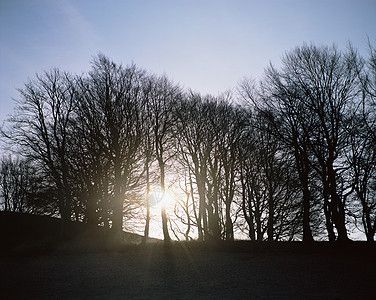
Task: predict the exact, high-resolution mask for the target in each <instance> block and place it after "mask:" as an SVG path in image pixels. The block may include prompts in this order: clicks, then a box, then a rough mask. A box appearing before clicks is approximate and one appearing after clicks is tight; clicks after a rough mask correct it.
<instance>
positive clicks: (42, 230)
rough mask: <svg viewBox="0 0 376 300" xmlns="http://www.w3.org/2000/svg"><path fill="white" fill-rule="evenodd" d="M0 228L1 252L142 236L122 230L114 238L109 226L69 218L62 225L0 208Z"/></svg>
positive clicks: (102, 245)
mask: <svg viewBox="0 0 376 300" xmlns="http://www.w3.org/2000/svg"><path fill="white" fill-rule="evenodd" d="M0 228H1V245H2V246H1V250H0V251H1V252H24V251H27V250H36V251H49V250H57V249H58V250H69V249H71V250H78V249H81V250H82V249H87V248H99V249H108V248H112V247H114V244H117V245H119V244H120V245H128V244H139V243H141V241H142V236H141V235H138V234H134V233H129V232H123V236H122V237H121V238H120V239H119V238H118V240H116V241H115V240H114V237H113V234H112V232H111V230H109V229H106V228H103V227H99V226H98V227H92V226H89V225H87V224H84V223H81V222H69V223H67V224H64V226H63V222H62V220H61V219H60V218H54V217H49V216H37V215H31V214H22V213H13V212H0ZM119 240H120V243H118V242H119ZM158 241H159V240H158V239H153V238H150V239H149V240H148V242H158Z"/></svg>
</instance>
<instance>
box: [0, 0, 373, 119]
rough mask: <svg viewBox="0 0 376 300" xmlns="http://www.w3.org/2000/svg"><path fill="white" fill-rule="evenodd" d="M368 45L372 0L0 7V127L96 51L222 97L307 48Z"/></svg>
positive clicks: (90, 0)
mask: <svg viewBox="0 0 376 300" xmlns="http://www.w3.org/2000/svg"><path fill="white" fill-rule="evenodd" d="M368 38H369V39H370V40H371V41H372V43H373V44H374V45H376V0H369V1H366V0H364V1H363V0H354V1H346V0H342V1H340V0H332V1H330V0H326V1H325V0H315V1H313V0H312V1H308V0H307V1H305V0H300V1H299V0H279V1H277V0H270V1H268V0H265V1H261V0H258V1H256V0H248V1H241V0H229V1H220V0H217V1H205V0H201V1H200V0H196V1H195V0H191V1H188V0H174V1H163V0H158V1H157V0H154V1H152V0H149V1H146V0H138V1H136V0H133V1H130V0H129V1H127V0H124V1H94V0H86V1H85V0H77V1H73V0H61V1H54V0H29V1H26V0H24V1H18V0H0V125H1V123H2V122H3V120H4V119H5V118H6V116H7V115H8V114H10V113H11V112H12V110H13V107H14V101H13V100H12V99H14V98H17V97H18V92H17V90H16V89H17V88H20V87H22V86H23V84H24V83H25V82H27V80H28V78H33V77H34V76H35V73H41V72H43V71H44V70H49V69H50V68H53V67H58V68H61V69H63V70H66V71H69V72H72V73H79V74H80V73H83V72H87V71H88V70H89V68H90V61H91V60H92V58H93V56H95V55H96V54H98V53H103V54H105V55H107V56H108V57H110V58H111V59H113V60H114V61H115V62H119V63H123V64H125V65H127V64H130V63H135V64H137V65H138V66H139V67H142V68H145V69H147V70H149V71H150V72H153V73H157V74H166V75H167V76H168V77H170V78H171V79H173V80H174V81H175V82H178V83H180V84H181V85H182V86H183V87H185V88H191V89H193V90H195V91H199V92H202V93H211V94H214V95H217V94H219V93H221V92H223V91H225V90H228V89H231V88H234V87H236V85H237V84H238V82H239V81H240V80H241V79H242V78H244V77H251V78H259V77H260V76H262V73H263V69H264V68H265V67H266V66H267V65H268V64H269V62H272V63H273V64H275V65H278V63H279V62H280V59H281V56H282V55H283V54H284V53H285V52H286V51H288V50H291V49H293V48H294V47H296V46H298V45H301V44H302V43H304V42H306V43H315V44H317V45H332V44H333V43H334V44H336V45H337V46H338V47H339V48H345V47H346V45H347V43H348V42H349V41H351V42H352V44H353V45H354V46H355V47H356V48H358V49H359V51H360V52H361V53H366V49H367V39H368Z"/></svg>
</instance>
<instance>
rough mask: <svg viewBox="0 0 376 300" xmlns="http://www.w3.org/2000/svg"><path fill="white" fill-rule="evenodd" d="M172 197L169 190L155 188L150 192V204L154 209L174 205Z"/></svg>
mask: <svg viewBox="0 0 376 300" xmlns="http://www.w3.org/2000/svg"><path fill="white" fill-rule="evenodd" d="M174 202H175V201H174V197H173V196H172V195H171V193H170V192H169V191H166V190H162V189H161V188H155V189H153V190H152V191H151V192H150V206H151V207H152V208H154V209H157V210H160V209H163V208H164V209H168V208H171V207H172V206H173V205H174Z"/></svg>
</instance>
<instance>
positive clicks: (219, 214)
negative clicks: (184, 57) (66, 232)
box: [0, 45, 376, 242]
mask: <svg viewBox="0 0 376 300" xmlns="http://www.w3.org/2000/svg"><path fill="white" fill-rule="evenodd" d="M370 48H371V50H370V55H369V58H368V59H367V60H365V59H363V58H361V57H360V56H359V55H358V54H357V53H356V51H355V50H353V49H352V48H349V49H348V50H347V51H339V50H337V49H336V48H335V47H316V46H313V45H303V46H301V47H298V48H296V49H294V50H293V51H291V52H289V53H287V54H286V55H285V56H284V58H283V61H282V67H281V68H279V69H277V68H275V67H273V66H270V67H269V68H267V69H266V72H265V77H264V79H263V80H262V81H261V82H260V83H255V82H254V81H252V80H245V81H243V82H242V83H241V84H240V85H239V87H238V88H237V91H236V93H230V92H228V93H224V94H222V95H220V96H217V97H213V96H210V95H207V96H203V95H201V94H199V93H195V92H192V91H184V90H182V89H181V88H180V87H179V86H178V85H176V84H174V83H173V82H171V81H170V80H168V78H166V77H165V76H155V75H150V74H148V73H147V72H145V71H144V70H141V69H139V68H137V67H136V66H134V65H131V66H127V67H124V66H121V65H117V64H115V63H113V62H111V61H110V60H109V59H108V58H106V57H105V56H103V55H98V56H97V57H96V58H95V59H94V61H93V62H92V68H91V71H90V72H89V73H88V74H86V75H82V76H72V75H70V74H68V73H65V72H61V71H59V70H52V71H50V72H46V73H45V74H43V75H42V76H36V78H35V79H34V80H32V81H30V82H29V83H27V84H26V85H25V86H24V88H23V89H20V98H19V100H18V106H17V108H16V111H15V113H14V114H13V116H12V117H11V118H10V119H9V120H8V123H7V127H5V128H4V129H3V136H4V138H5V139H6V140H7V142H8V144H9V145H11V146H12V149H13V151H15V152H17V153H18V154H19V155H20V157H22V160H12V159H11V158H5V159H3V163H2V166H1V172H0V173H1V175H0V176H1V177H0V178H1V185H0V190H1V193H2V194H1V198H2V201H3V209H5V210H16V211H33V212H36V213H48V214H58V215H60V216H61V218H62V219H63V220H65V221H69V220H72V219H75V220H78V221H82V222H86V223H89V224H92V225H102V226H106V227H111V228H113V229H114V232H118V233H119V232H120V231H121V230H123V229H124V228H127V229H132V228H130V227H129V226H132V225H130V224H134V221H135V220H138V221H140V220H145V222H144V224H145V229H144V234H145V236H146V237H147V236H148V235H149V226H150V225H149V224H150V218H151V213H150V209H151V207H150V206H151V203H150V193H151V190H152V187H153V186H156V185H159V186H160V189H161V191H162V193H164V192H165V191H166V190H167V189H168V188H170V187H171V186H174V188H175V190H178V191H179V193H177V195H178V196H177V197H176V203H175V207H174V209H172V210H170V211H168V210H166V208H162V211H161V219H162V229H163V235H164V239H165V240H166V241H168V240H170V233H171V232H173V233H174V235H175V236H176V237H177V238H185V239H190V238H192V237H197V238H198V239H199V240H205V241H208V240H220V239H226V240H233V239H234V235H235V234H236V232H237V231H238V232H242V233H243V234H246V235H247V236H248V237H249V239H251V240H259V241H260V240H265V239H267V240H296V239H302V240H303V241H306V242H310V241H312V240H313V239H314V238H316V239H322V238H323V237H325V236H327V238H328V239H329V240H331V241H332V240H336V239H338V240H347V239H348V231H349V230H350V229H351V228H352V227H354V226H356V227H358V228H359V229H360V230H362V231H364V233H365V235H366V238H367V240H373V239H374V235H375V230H376V146H375V145H376V124H375V122H376V51H375V49H373V48H372V47H370ZM10 187H11V188H10ZM18 190H20V191H18Z"/></svg>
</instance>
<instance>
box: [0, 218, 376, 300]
mask: <svg viewBox="0 0 376 300" xmlns="http://www.w3.org/2000/svg"><path fill="white" fill-rule="evenodd" d="M121 239H122V243H121V244H119V242H118V240H116V242H115V243H114V239H113V236H111V232H110V231H109V230H105V229H103V228H93V227H88V226H87V225H85V224H82V223H77V222H71V223H69V224H65V225H64V228H63V224H62V223H61V220H60V219H56V218H49V217H40V216H31V215H21V214H10V213H1V212H0V300H1V299H15V298H17V299H19V298H21V299H22V298H23V299H72V298H75V299H82V298H84V299H87V298H90V299H91V298H101V299H113V298H115V299H134V298H136V299H151V298H156V299H158V298H168V299H200V298H201V299H202V298H211V299H236V298H238V299H376V243H373V244H370V243H365V242H352V243H346V244H338V243H325V242H320V243H315V244H313V245H311V246H304V245H303V244H302V243H301V242H295V243H287V242H285V243H283V242H276V243H268V242H262V243H254V242H245V241H241V242H240V241H239V242H236V243H234V244H225V243H221V244H215V245H214V244H211V245H207V244H206V245H205V244H200V243H197V242H190V243H175V244H173V245H171V246H169V247H165V246H164V245H163V243H161V242H160V241H158V240H153V239H150V240H149V241H148V244H146V245H145V246H139V245H136V244H138V243H139V242H140V241H141V236H138V235H134V234H130V233H125V232H124V234H123V236H121Z"/></svg>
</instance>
